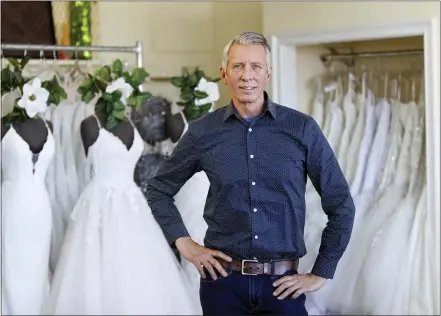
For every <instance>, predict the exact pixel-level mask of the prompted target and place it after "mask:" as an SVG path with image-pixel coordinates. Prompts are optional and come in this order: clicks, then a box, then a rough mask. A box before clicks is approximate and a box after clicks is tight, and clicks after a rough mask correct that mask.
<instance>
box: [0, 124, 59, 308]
mask: <svg viewBox="0 0 441 316" xmlns="http://www.w3.org/2000/svg"><path fill="white" fill-rule="evenodd" d="M46 128H47V139H46V142H45V143H44V146H43V148H42V149H41V151H40V152H39V153H38V154H33V153H32V152H31V150H30V147H29V145H28V143H26V142H25V141H24V140H23V138H22V137H21V136H20V135H19V134H18V133H17V132H16V131H15V129H14V127H13V126H11V128H10V129H9V130H8V131H7V133H6V135H5V136H4V137H3V139H2V178H3V179H2V314H3V315H8V314H9V315H18V314H20V315H39V314H40V313H41V311H42V307H43V302H44V299H45V297H46V295H47V290H48V276H49V251H50V240H51V227H52V213H51V205H50V199H49V195H48V192H47V190H46V186H45V178H46V174H47V170H48V167H49V165H50V164H51V162H52V160H53V156H54V153H55V142H54V138H53V136H52V132H51V131H50V129H49V128H48V126H47V125H46Z"/></svg>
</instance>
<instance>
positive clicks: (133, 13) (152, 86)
mask: <svg viewBox="0 0 441 316" xmlns="http://www.w3.org/2000/svg"><path fill="white" fill-rule="evenodd" d="M98 4H99V6H98V9H97V12H98V19H99V20H98V29H99V30H98V34H99V44H101V45H134V44H135V42H136V41H137V40H139V41H141V42H142V43H143V46H144V50H143V52H144V53H143V57H144V64H143V66H144V67H145V68H146V70H147V71H148V72H149V73H150V74H151V75H152V76H160V75H165V76H175V75H180V74H181V68H182V67H183V66H189V67H194V66H200V67H202V68H203V69H204V70H205V72H206V73H207V75H209V76H212V77H218V76H219V67H220V63H221V56H222V49H223V47H224V45H225V44H226V43H227V42H228V40H230V39H231V38H232V37H233V36H234V35H236V34H237V33H240V32H242V31H245V30H250V29H252V30H256V31H259V32H262V21H263V20H262V11H261V10H262V4H261V3H259V2H254V3H250V2H247V3H245V2H225V3H223V2H110V1H105V2H104V1H102V2H99V3H98ZM245 12H246V14H245ZM121 56H123V55H120V54H107V53H106V54H101V56H100V58H103V59H104V60H106V61H111V60H112V59H114V58H117V57H119V58H121ZM126 59H127V61H129V62H131V63H134V62H135V58H134V57H130V55H127V58H126ZM220 85H221V100H219V102H218V104H217V105H216V106H222V105H224V104H225V103H226V102H228V100H229V96H228V91H227V90H226V89H225V88H224V87H223V86H222V83H220ZM146 88H147V89H148V90H149V91H151V92H153V93H155V94H162V95H164V96H166V97H167V98H169V99H171V100H173V101H176V100H177V99H178V98H179V90H178V89H176V88H174V87H173V86H171V84H169V83H165V82H149V83H148V84H147V85H146Z"/></svg>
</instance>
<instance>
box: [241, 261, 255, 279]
mask: <svg viewBox="0 0 441 316" xmlns="http://www.w3.org/2000/svg"><path fill="white" fill-rule="evenodd" d="M246 262H254V263H258V262H259V261H258V260H242V266H241V269H240V270H241V271H240V272H241V273H242V275H257V273H248V272H245V271H244V270H245V263H246Z"/></svg>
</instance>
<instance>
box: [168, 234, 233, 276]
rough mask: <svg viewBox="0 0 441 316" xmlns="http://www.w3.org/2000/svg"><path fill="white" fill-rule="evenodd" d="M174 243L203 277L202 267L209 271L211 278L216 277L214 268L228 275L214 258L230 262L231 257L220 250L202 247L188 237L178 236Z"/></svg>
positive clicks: (223, 274)
mask: <svg viewBox="0 0 441 316" xmlns="http://www.w3.org/2000/svg"><path fill="white" fill-rule="evenodd" d="M175 244H176V247H177V248H178V250H179V252H180V253H181V255H182V256H183V257H184V258H185V259H187V260H188V261H190V262H191V263H193V264H194V265H195V267H196V269H198V271H199V274H200V275H201V277H202V278H203V279H205V278H206V275H205V271H204V268H205V269H206V270H207V271H208V272H209V273H210V275H211V277H212V279H213V280H216V279H217V274H216V272H215V270H217V271H218V272H219V273H220V274H221V275H222V276H224V277H226V276H228V273H227V272H226V271H225V269H224V268H223V267H222V265H221V264H220V263H219V261H217V260H216V258H219V259H222V260H225V261H227V262H230V261H231V260H232V258H231V257H229V256H227V255H226V254H224V253H222V252H220V251H217V250H213V249H209V248H207V247H203V246H201V245H199V244H198V243H196V242H194V241H193V240H192V239H191V238H190V237H182V238H178V239H177V240H176V242H175Z"/></svg>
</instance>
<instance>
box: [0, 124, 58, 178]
mask: <svg viewBox="0 0 441 316" xmlns="http://www.w3.org/2000/svg"><path fill="white" fill-rule="evenodd" d="M45 124H46V123H45ZM46 128H47V139H46V142H45V143H44V145H43V148H42V149H41V151H40V152H39V153H38V154H33V153H32V151H31V149H30V147H29V144H28V143H27V142H26V141H25V140H24V139H23V138H22V137H21V136H20V135H19V134H18V133H17V131H16V130H15V128H14V127H13V126H11V128H10V129H9V130H8V131H7V133H6V135H5V136H4V137H3V139H2V181H15V182H18V181H24V182H28V183H29V182H30V183H36V182H38V184H42V183H43V182H44V181H45V178H46V174H47V171H48V168H49V165H50V164H51V162H52V159H53V156H54V154H55V142H54V138H53V136H52V132H51V130H50V129H49V127H48V126H47V124H46Z"/></svg>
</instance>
